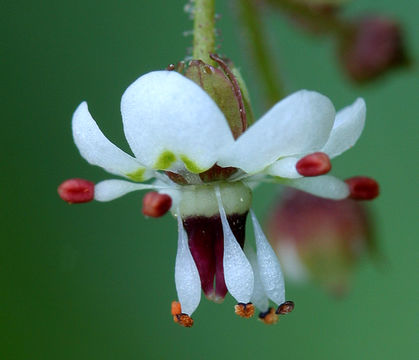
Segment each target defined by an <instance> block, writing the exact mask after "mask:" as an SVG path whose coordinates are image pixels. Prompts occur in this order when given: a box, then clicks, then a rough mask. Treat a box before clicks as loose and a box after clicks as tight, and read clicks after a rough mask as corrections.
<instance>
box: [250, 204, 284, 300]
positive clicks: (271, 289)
mask: <svg viewBox="0 0 419 360" xmlns="http://www.w3.org/2000/svg"><path fill="white" fill-rule="evenodd" d="M250 215H251V217H252V222H253V228H254V231H255V239H256V256H257V261H258V268H259V274H260V279H261V281H262V284H263V288H264V289H265V293H266V295H267V296H268V298H269V299H271V300H272V301H273V302H275V303H277V304H278V305H280V304H282V303H284V302H285V284H284V277H283V275H282V270H281V265H280V264H279V260H278V258H277V257H276V255H275V252H274V251H273V249H272V247H271V245H270V244H269V242H268V240H267V239H266V236H265V234H264V233H263V231H262V229H261V227H260V225H259V222H258V221H257V219H256V216H255V214H254V213H253V211H252V210H250Z"/></svg>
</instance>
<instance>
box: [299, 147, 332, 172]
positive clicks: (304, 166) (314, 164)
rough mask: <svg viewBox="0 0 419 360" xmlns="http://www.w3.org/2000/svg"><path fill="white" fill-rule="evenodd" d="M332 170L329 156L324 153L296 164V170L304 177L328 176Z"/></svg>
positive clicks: (318, 153)
mask: <svg viewBox="0 0 419 360" xmlns="http://www.w3.org/2000/svg"><path fill="white" fill-rule="evenodd" d="M331 168H332V164H331V163H330V159H329V156H328V155H327V154H325V153H322V152H316V153H313V154H310V155H307V156H304V157H303V158H302V159H300V160H299V161H298V162H297V164H296V169H297V171H298V173H299V174H300V175H303V176H318V175H323V174H327V173H328V172H329V171H330V169H331Z"/></svg>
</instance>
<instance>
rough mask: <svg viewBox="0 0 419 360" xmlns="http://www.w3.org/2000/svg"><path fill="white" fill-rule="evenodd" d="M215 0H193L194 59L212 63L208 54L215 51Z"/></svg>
mask: <svg viewBox="0 0 419 360" xmlns="http://www.w3.org/2000/svg"><path fill="white" fill-rule="evenodd" d="M214 8H215V0H195V8H194V36H193V53H192V56H193V58H194V59H195V60H202V61H204V62H206V63H207V64H211V65H214V62H213V60H212V59H211V58H210V56H209V55H210V54H212V53H214V52H215V10H214Z"/></svg>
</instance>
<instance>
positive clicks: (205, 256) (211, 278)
mask: <svg viewBox="0 0 419 360" xmlns="http://www.w3.org/2000/svg"><path fill="white" fill-rule="evenodd" d="M246 217H247V212H246V213H244V214H232V215H227V219H228V222H229V224H230V227H231V230H232V231H233V234H234V236H235V237H236V240H237V242H238V243H239V244H240V246H241V247H242V248H243V246H244V240H245V229H246V226H245V225H246ZM183 225H184V227H185V230H186V233H187V234H188V239H189V248H190V250H191V253H192V256H193V258H194V260H195V264H196V266H197V268H198V272H199V276H200V278H201V286H202V290H203V291H204V293H205V295H206V296H207V297H208V298H209V299H211V300H214V301H221V300H222V299H224V297H225V295H226V294H227V286H226V284H225V281H224V270H223V252H224V237H223V228H222V225H221V219H220V216H219V215H215V216H212V217H205V216H191V217H187V218H185V219H183Z"/></svg>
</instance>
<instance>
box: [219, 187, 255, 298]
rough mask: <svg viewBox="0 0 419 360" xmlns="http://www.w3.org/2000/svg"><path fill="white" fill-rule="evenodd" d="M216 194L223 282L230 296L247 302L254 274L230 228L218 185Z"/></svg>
mask: <svg viewBox="0 0 419 360" xmlns="http://www.w3.org/2000/svg"><path fill="white" fill-rule="evenodd" d="M216 196H217V201H218V206H219V209H220V218H221V224H222V228H223V237H224V252H223V269H224V280H225V284H226V286H227V289H228V291H229V292H230V294H231V296H233V297H234V298H235V299H236V300H237V302H238V303H244V304H247V303H248V302H249V301H250V299H251V297H252V294H253V286H254V275H253V270H252V265H250V263H249V260H248V259H247V257H246V255H245V254H244V252H243V250H242V248H241V247H240V245H239V243H238V242H237V239H236V237H235V236H234V234H233V231H232V230H231V228H230V224H229V223H228V220H227V216H226V213H225V210H224V207H223V204H222V200H221V193H220V189H219V188H218V187H217V188H216Z"/></svg>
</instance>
